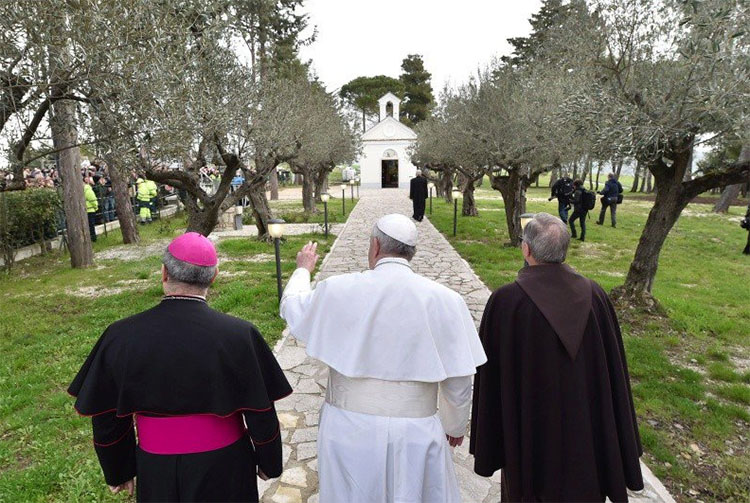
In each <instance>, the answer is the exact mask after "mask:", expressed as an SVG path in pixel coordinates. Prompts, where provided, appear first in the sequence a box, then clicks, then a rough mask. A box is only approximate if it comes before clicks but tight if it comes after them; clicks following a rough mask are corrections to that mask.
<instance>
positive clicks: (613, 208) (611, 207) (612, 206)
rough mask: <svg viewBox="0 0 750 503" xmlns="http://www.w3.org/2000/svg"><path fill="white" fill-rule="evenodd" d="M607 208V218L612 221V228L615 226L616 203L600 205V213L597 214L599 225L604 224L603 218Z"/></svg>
mask: <svg viewBox="0 0 750 503" xmlns="http://www.w3.org/2000/svg"><path fill="white" fill-rule="evenodd" d="M607 207H609V216H610V218H611V219H612V227H616V226H617V203H602V211H601V213H599V224H600V225H601V224H603V223H604V216H605V214H606V213H607Z"/></svg>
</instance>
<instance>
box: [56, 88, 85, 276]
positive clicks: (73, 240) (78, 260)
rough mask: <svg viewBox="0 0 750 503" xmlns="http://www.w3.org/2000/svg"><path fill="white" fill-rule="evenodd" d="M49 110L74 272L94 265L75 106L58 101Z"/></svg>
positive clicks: (69, 101) (68, 101) (67, 101)
mask: <svg viewBox="0 0 750 503" xmlns="http://www.w3.org/2000/svg"><path fill="white" fill-rule="evenodd" d="M53 92H54V91H53ZM58 92H61V91H58ZM52 110H53V112H54V113H53V115H52V118H51V120H50V127H51V129H52V142H53V144H54V148H55V150H56V151H57V166H58V169H59V173H60V180H61V181H62V189H63V209H64V210H65V221H66V222H67V237H68V249H69V250H70V264H71V265H72V266H73V267H76V268H79V267H88V266H91V265H93V264H94V251H93V249H92V248H91V236H90V235H89V224H88V215H87V214H86V200H85V198H84V195H83V179H82V178H81V157H80V152H79V150H78V146H77V145H78V128H77V127H76V105H75V102H73V101H71V100H62V99H61V100H58V101H56V102H55V103H54V105H53V107H52Z"/></svg>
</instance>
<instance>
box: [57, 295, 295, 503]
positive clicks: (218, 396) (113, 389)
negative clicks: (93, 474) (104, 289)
mask: <svg viewBox="0 0 750 503" xmlns="http://www.w3.org/2000/svg"><path fill="white" fill-rule="evenodd" d="M68 391H69V392H70V394H72V395H73V396H75V397H77V399H76V403H75V407H76V409H77V410H78V412H79V413H80V414H82V415H86V416H92V418H91V421H92V428H93V440H94V450H95V451H96V454H97V457H98V458H99V464H100V465H101V467H102V472H103V473H104V479H105V480H106V482H107V484H109V485H111V486H116V485H119V484H122V483H124V482H126V481H128V480H131V479H132V478H133V477H137V478H138V483H137V484H136V487H137V490H138V501H257V500H258V489H257V482H256V476H255V472H256V466H257V468H258V469H260V470H262V471H263V472H264V473H265V474H266V475H268V476H269V477H278V476H279V475H281V471H282V468H283V466H282V461H283V458H282V445H281V435H280V427H279V422H278V418H277V417H276V410H275V408H274V406H273V402H274V401H275V400H278V399H280V398H282V397H284V396H286V395H288V394H290V393H291V392H292V389H291V387H290V386H289V383H288V382H287V380H286V378H285V377H284V372H283V371H282V370H281V368H280V367H279V364H278V363H277V362H276V359H275V358H274V356H273V354H272V352H271V350H270V349H269V347H268V345H267V344H266V342H265V341H264V340H263V337H262V336H261V335H260V333H258V331H257V330H256V328H255V327H254V326H253V325H251V324H250V323H247V322H245V321H243V320H239V319H237V318H233V317H231V316H227V315H225V314H221V313H219V312H217V311H214V310H213V309H211V308H210V307H208V305H207V304H206V302H205V301H203V300H202V299H198V298H195V297H166V298H165V300H163V301H162V302H161V303H160V304H159V305H157V306H156V307H154V308H152V309H149V310H148V311H145V312H143V313H140V314H137V315H135V316H131V317H130V318H126V319H124V320H121V321H118V322H117V323H114V324H112V325H110V326H109V327H108V328H107V330H106V331H105V332H104V334H103V335H102V336H101V338H100V339H99V341H98V342H97V343H96V346H94V349H93V350H92V351H91V354H90V355H89V357H88V358H87V359H86V362H85V363H84V364H83V367H82V368H81V370H80V371H79V372H78V375H77V376H76V377H75V379H74V380H73V383H72V384H71V385H70V387H69V389H68ZM240 412H241V413H242V416H243V418H244V421H245V425H246V427H247V430H246V435H244V436H243V437H241V438H240V439H239V440H237V441H236V442H235V443H233V444H231V445H229V446H226V447H223V448H221V449H217V450H213V451H208V452H200V453H191V454H175V455H162V454H150V453H148V452H145V451H143V450H142V449H138V448H137V447H136V434H135V429H134V427H133V414H140V415H143V414H145V415H186V414H214V415H217V416H229V415H230V414H233V413H240Z"/></svg>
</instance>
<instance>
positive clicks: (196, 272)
mask: <svg viewBox="0 0 750 503" xmlns="http://www.w3.org/2000/svg"><path fill="white" fill-rule="evenodd" d="M162 263H163V264H164V267H166V269H167V277H168V279H169V281H177V282H179V283H184V284H186V285H191V286H195V287H198V288H208V287H209V286H210V285H211V281H212V280H213V279H214V276H215V275H216V266H203V265H194V264H189V263H187V262H185V261H182V260H180V259H178V258H175V256H174V255H172V254H171V253H169V250H164V256H163V257H162Z"/></svg>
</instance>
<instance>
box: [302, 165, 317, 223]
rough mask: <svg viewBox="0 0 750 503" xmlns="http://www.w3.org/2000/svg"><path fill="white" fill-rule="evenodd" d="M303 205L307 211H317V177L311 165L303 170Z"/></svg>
mask: <svg viewBox="0 0 750 503" xmlns="http://www.w3.org/2000/svg"><path fill="white" fill-rule="evenodd" d="M302 207H303V208H304V209H305V213H316V212H317V211H318V209H317V208H316V207H315V177H314V175H313V172H312V169H311V168H310V167H305V168H304V169H303V170H302Z"/></svg>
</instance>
